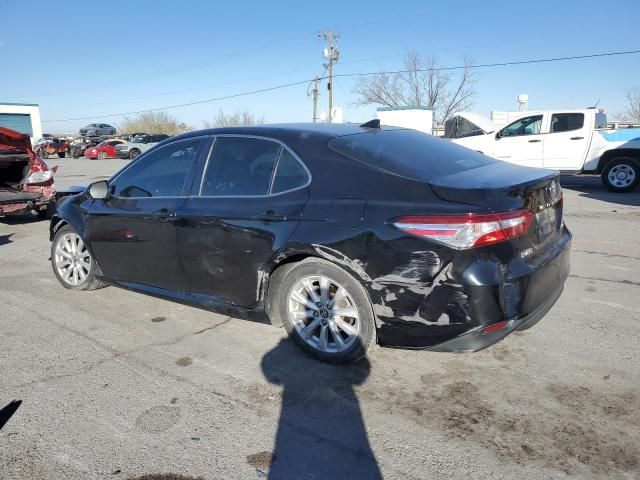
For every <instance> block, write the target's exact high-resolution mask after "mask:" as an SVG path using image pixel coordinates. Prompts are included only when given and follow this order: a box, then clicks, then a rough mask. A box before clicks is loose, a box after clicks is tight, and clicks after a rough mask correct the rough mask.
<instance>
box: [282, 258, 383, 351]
mask: <svg viewBox="0 0 640 480" xmlns="http://www.w3.org/2000/svg"><path fill="white" fill-rule="evenodd" d="M270 291H272V292H274V293H275V295H276V299H275V306H276V311H277V313H278V315H279V316H280V319H281V320H282V323H283V325H284V326H285V328H286V330H287V333H288V334H289V336H290V337H291V338H292V339H293V340H294V341H295V342H296V344H297V345H298V346H299V347H300V348H302V349H303V350H304V351H306V352H308V353H309V354H311V355H312V356H313V357H315V358H317V359H318V360H322V361H324V362H329V363H347V362H355V361H357V360H359V359H360V358H362V357H363V356H364V355H365V353H366V351H367V348H368V347H369V345H370V344H371V341H372V339H373V337H374V332H375V322H374V317H373V310H372V308H371V303H370V301H369V297H368V296H367V293H366V291H365V290H364V288H363V287H362V285H361V284H360V283H358V282H357V281H356V280H355V279H354V278H353V277H352V276H351V275H350V274H349V273H347V272H346V271H345V270H343V269H342V268H340V267H338V266H336V265H334V264H332V263H330V262H327V261H325V260H321V259H315V258H313V259H307V260H304V261H302V262H300V263H297V264H295V265H294V266H292V267H290V268H288V270H287V271H286V273H285V275H284V277H283V278H282V279H281V281H280V284H279V285H276V289H271V288H270Z"/></svg>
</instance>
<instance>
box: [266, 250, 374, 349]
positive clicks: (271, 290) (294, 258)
mask: <svg viewBox="0 0 640 480" xmlns="http://www.w3.org/2000/svg"><path fill="white" fill-rule="evenodd" d="M276 258H277V260H276V261H275V262H274V263H273V264H272V265H271V268H270V269H268V270H267V271H266V272H265V273H266V274H265V275H263V282H262V284H261V287H260V299H261V301H262V303H263V305H264V310H265V312H266V313H267V315H268V317H269V321H270V322H271V324H272V325H274V326H277V327H281V326H282V322H281V321H280V320H279V319H278V318H277V316H276V315H274V314H272V312H273V309H274V304H273V303H272V301H273V299H274V298H276V294H275V286H276V285H278V284H279V283H280V282H279V280H280V278H282V277H283V276H284V275H286V273H287V271H288V268H287V267H288V266H292V265H296V264H298V263H300V262H302V261H304V260H307V259H310V258H317V259H320V260H325V261H327V262H329V263H332V264H334V265H335V266H337V267H340V268H341V269H343V270H345V271H346V272H347V273H348V274H349V275H351V276H352V277H353V278H354V279H355V280H356V281H358V282H359V283H360V284H361V285H362V286H363V287H364V291H365V293H366V295H367V298H368V299H369V304H370V306H371V311H372V312H371V313H372V315H373V318H374V324H375V328H374V335H375V341H376V343H377V342H378V338H379V335H378V328H379V327H380V323H379V321H378V317H377V315H376V311H375V308H374V305H375V304H376V303H374V301H373V298H372V296H373V295H374V294H375V292H374V289H372V287H371V286H372V283H373V280H371V278H370V277H369V276H368V275H367V273H366V272H365V271H364V269H363V267H362V265H361V264H360V263H359V262H358V261H356V260H352V259H349V258H348V257H346V256H345V255H344V254H342V253H340V252H339V251H338V250H335V249H333V248H330V247H326V246H323V245H311V246H309V247H308V248H305V249H302V250H300V249H296V250H291V251H285V252H283V253H281V254H280V255H278V256H277V257H276ZM377 303H379V302H377Z"/></svg>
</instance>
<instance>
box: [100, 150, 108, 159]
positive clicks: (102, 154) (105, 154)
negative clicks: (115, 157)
mask: <svg viewBox="0 0 640 480" xmlns="http://www.w3.org/2000/svg"><path fill="white" fill-rule="evenodd" d="M98 159H99V160H106V159H107V153H106V152H98Z"/></svg>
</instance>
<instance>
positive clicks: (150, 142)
mask: <svg viewBox="0 0 640 480" xmlns="http://www.w3.org/2000/svg"><path fill="white" fill-rule="evenodd" d="M167 138H169V135H164V134H160V135H139V136H136V137H133V138H132V139H131V140H130V141H129V142H125V143H123V144H120V145H118V146H116V156H118V157H120V158H131V159H134V158H136V157H137V156H138V155H140V154H141V153H142V152H146V151H147V150H149V149H150V148H151V147H153V146H154V145H156V144H158V143H160V142H162V141H163V140H166V139H167Z"/></svg>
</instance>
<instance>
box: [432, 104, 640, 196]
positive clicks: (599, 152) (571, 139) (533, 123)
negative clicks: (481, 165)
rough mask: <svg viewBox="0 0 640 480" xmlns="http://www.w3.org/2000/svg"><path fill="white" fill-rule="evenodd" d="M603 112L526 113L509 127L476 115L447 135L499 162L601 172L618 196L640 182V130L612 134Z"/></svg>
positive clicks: (453, 123)
mask: <svg viewBox="0 0 640 480" xmlns="http://www.w3.org/2000/svg"><path fill="white" fill-rule="evenodd" d="M606 126H607V117H606V115H605V114H604V112H603V111H602V110H600V109H594V108H588V109H582V110H545V111H537V112H536V111H528V112H522V116H521V117H520V118H518V119H517V120H514V121H513V122H511V123H510V124H508V125H507V126H505V127H503V128H498V127H496V126H495V125H493V124H492V122H491V121H490V120H489V119H487V118H485V117H482V116H481V115H478V114H475V113H466V112H461V113H458V114H456V115H455V116H454V117H452V118H450V119H449V120H447V122H445V137H446V138H450V139H451V140H452V141H453V142H455V143H457V144H459V145H463V146H465V147H468V148H471V149H473V150H477V151H479V152H482V153H485V154H486V155H490V156H492V157H495V158H497V159H499V160H504V161H507V162H511V163H515V164H518V165H525V166H529V167H544V168H550V169H554V170H560V171H561V172H563V173H572V174H573V173H598V174H600V176H601V179H602V183H603V184H604V185H605V187H607V188H608V189H609V190H611V191H613V192H628V191H631V190H633V189H635V188H636V187H637V186H638V185H639V184H640V128H627V129H620V130H607V129H606Z"/></svg>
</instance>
